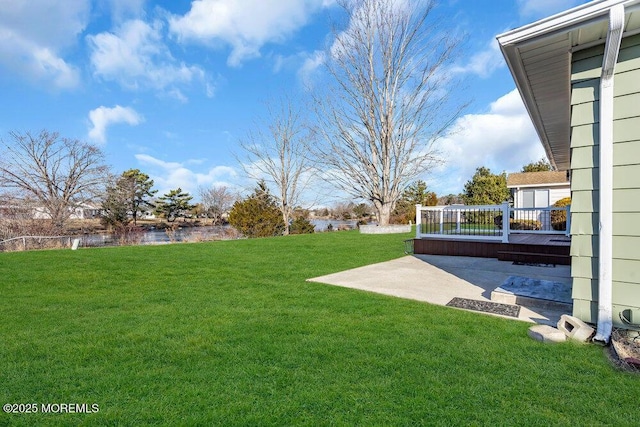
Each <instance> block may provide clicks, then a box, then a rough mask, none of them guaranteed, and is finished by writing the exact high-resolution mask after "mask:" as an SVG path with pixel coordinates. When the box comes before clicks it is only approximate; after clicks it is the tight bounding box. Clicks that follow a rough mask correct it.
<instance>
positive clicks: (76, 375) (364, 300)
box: [0, 232, 640, 426]
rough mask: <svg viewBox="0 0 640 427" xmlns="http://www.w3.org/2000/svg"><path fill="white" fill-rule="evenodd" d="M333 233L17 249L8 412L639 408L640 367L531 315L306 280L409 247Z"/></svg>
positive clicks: (147, 416) (548, 421)
mask: <svg viewBox="0 0 640 427" xmlns="http://www.w3.org/2000/svg"><path fill="white" fill-rule="evenodd" d="M407 237H409V236H402V235H390V236H389V235H387V236H376V235H360V234H358V233H357V232H339V233H324V234H318V235H307V236H290V237H282V238H273V239H258V240H239V241H229V242H212V243H196V244H175V245H166V246H155V247H148V246H147V247H123V248H103V249H81V250H78V251H71V250H60V251H40V252H29V253H25V252H23V253H4V254H0V403H3V404H4V403H37V404H43V403H78V404H82V403H86V404H92V403H97V404H98V405H99V412H97V413H92V414H51V413H49V414H42V413H37V414H5V413H0V425H6V424H9V425H79V424H83V425H149V424H157V425H166V424H170V425H171V424H173V425H225V426H226V425H243V426H244V425H276V426H285V425H312V426H315V425H354V424H357V425H410V424H411V425H413V424H428V425H491V426H494V425H523V426H535V425H540V426H542V425H545V426H546V425H571V426H577V425H606V424H610V425H636V424H637V423H638V411H637V403H638V396H640V378H639V377H638V376H635V375H631V374H627V373H623V372H620V371H617V370H616V369H614V368H613V367H612V366H611V365H610V363H609V362H608V361H607V359H606V357H605V355H604V353H603V350H602V349H601V348H598V347H596V346H586V345H579V344H574V343H566V344H561V345H543V344H540V343H538V342H535V341H533V340H531V339H529V338H528V337H527V333H526V331H527V328H528V327H529V325H528V324H526V323H521V322H517V321H512V320H505V319H501V318H495V317H491V316H485V315H481V314H475V313H469V312H464V311H459V310H455V309H450V308H445V307H439V306H432V305H428V304H425V303H420V302H415V301H408V300H402V299H397V298H392V297H387V296H382V295H376V294H370V293H365V292H361V291H356V290H351V289H345V288H339V287H332V286H327V285H322V284H317V283H308V282H305V279H307V278H310V277H314V276H319V275H323V274H327V273H331V272H336V271H340V270H344V269H348V268H352V267H356V266H361V265H365V264H369V263H374V262H379V261H384V260H388V259H392V258H396V257H400V256H403V252H402V251H403V248H404V245H403V239H404V238H407Z"/></svg>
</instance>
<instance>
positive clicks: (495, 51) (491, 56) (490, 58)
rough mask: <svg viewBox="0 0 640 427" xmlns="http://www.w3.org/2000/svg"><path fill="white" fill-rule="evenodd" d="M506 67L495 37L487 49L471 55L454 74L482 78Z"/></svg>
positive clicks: (454, 68)
mask: <svg viewBox="0 0 640 427" xmlns="http://www.w3.org/2000/svg"><path fill="white" fill-rule="evenodd" d="M504 65H505V62H504V58H503V57H502V53H501V52H500V46H499V45H498V41H497V40H496V38H495V37H493V38H492V39H491V41H490V42H489V43H487V46H486V48H484V49H483V50H481V51H479V52H476V53H475V54H473V55H471V57H470V58H469V61H468V62H467V63H466V64H459V65H456V66H454V67H453V68H452V70H451V71H452V72H454V73H471V74H476V75H478V76H480V77H483V78H485V77H489V76H490V75H491V74H492V73H493V72H494V71H495V70H497V69H498V68H500V67H502V66H504Z"/></svg>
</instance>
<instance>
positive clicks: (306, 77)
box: [298, 50, 326, 87]
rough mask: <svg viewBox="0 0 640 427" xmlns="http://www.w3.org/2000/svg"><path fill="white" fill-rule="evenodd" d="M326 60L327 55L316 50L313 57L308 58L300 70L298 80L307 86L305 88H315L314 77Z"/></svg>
mask: <svg viewBox="0 0 640 427" xmlns="http://www.w3.org/2000/svg"><path fill="white" fill-rule="evenodd" d="M325 60H326V53H325V52H323V51H319V50H316V51H315V52H313V53H312V54H311V55H309V56H307V57H306V58H305V60H304V62H303V63H302V66H301V67H300V69H299V70H298V78H299V79H300V81H301V82H302V83H303V84H304V85H305V87H311V86H313V80H314V76H316V73H317V72H318V68H320V67H322V65H323V64H324V62H325Z"/></svg>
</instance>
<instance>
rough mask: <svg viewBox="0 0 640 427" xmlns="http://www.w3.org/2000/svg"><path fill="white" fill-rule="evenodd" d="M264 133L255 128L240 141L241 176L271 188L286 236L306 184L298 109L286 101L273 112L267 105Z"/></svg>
mask: <svg viewBox="0 0 640 427" xmlns="http://www.w3.org/2000/svg"><path fill="white" fill-rule="evenodd" d="M267 120H268V123H267V124H266V127H267V128H268V131H263V130H261V129H260V128H259V130H258V131H256V132H250V133H249V134H248V136H247V138H246V139H245V140H243V141H241V142H240V146H241V147H242V148H243V150H244V151H245V154H246V161H242V160H241V159H239V160H240V164H241V165H242V167H243V169H244V171H245V173H246V174H247V175H248V176H249V177H250V178H252V179H255V180H260V179H264V180H265V181H266V182H268V183H270V184H272V185H273V186H274V187H275V191H274V197H275V198H276V199H277V201H278V208H279V209H280V211H281V212H282V219H283V221H284V223H285V231H284V234H289V222H290V220H291V219H292V214H293V211H294V209H295V208H296V207H297V206H298V205H300V204H301V203H302V196H303V192H304V190H305V188H307V186H308V184H309V180H310V178H311V175H310V173H309V172H310V170H311V167H310V161H309V158H308V155H307V151H308V145H307V143H308V138H309V135H308V133H307V132H306V127H305V126H304V125H303V123H302V119H301V114H300V110H299V109H297V108H295V107H294V106H293V105H292V103H291V101H290V100H282V101H281V102H280V105H279V108H278V109H277V110H275V109H274V108H273V107H272V106H268V117H267Z"/></svg>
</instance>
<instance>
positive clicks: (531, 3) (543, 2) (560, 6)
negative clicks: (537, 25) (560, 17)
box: [518, 0, 586, 19]
mask: <svg viewBox="0 0 640 427" xmlns="http://www.w3.org/2000/svg"><path fill="white" fill-rule="evenodd" d="M582 3H586V1H585V0H518V11H519V13H520V16H521V17H522V18H531V19H541V18H546V17H547V16H551V15H553V14H556V13H559V12H562V11H564V10H567V9H571V8H572V7H574V6H577V5H579V4H582Z"/></svg>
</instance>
